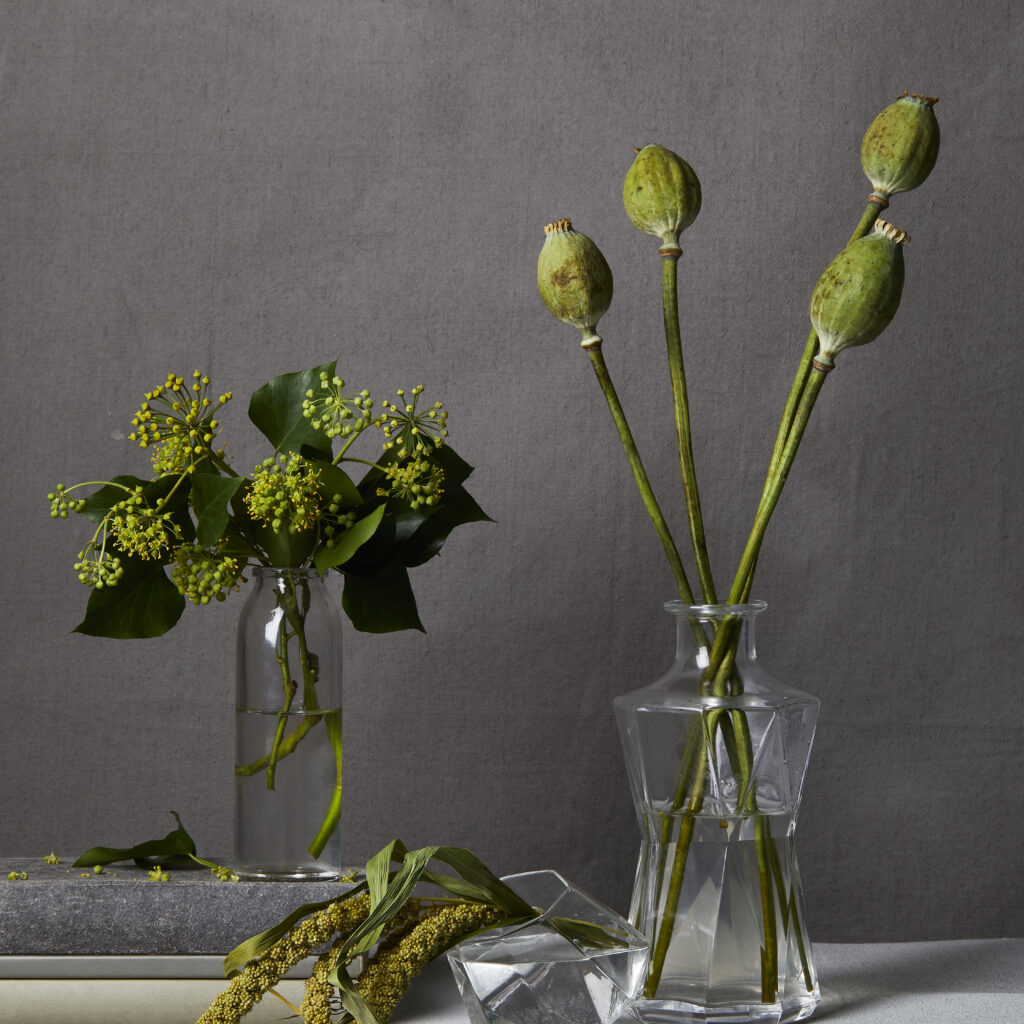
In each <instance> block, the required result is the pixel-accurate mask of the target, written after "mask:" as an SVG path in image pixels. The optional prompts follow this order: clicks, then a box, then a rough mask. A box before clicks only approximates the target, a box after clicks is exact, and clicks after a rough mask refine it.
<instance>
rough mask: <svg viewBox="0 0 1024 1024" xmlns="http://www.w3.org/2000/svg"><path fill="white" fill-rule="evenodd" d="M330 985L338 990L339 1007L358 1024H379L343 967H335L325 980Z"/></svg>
mask: <svg viewBox="0 0 1024 1024" xmlns="http://www.w3.org/2000/svg"><path fill="white" fill-rule="evenodd" d="M327 980H328V981H329V982H330V984H332V985H334V987H335V988H336V989H337V990H338V994H339V995H340V996H341V1005H342V1006H344V1007H345V1009H346V1010H347V1011H348V1012H349V1013H350V1014H351V1015H352V1018H353V1019H354V1020H356V1021H358V1024H380V1022H379V1021H378V1020H377V1018H376V1016H375V1015H374V1012H373V1010H371V1009H370V1005H369V1003H367V1002H366V1000H365V999H363V997H362V996H361V995H360V994H359V990H358V989H357V988H356V986H355V985H354V984H353V982H352V979H351V978H350V977H349V975H348V971H347V970H345V968H344V967H342V966H339V967H336V968H335V969H334V970H333V971H332V972H331V974H330V977H329V978H328V979H327Z"/></svg>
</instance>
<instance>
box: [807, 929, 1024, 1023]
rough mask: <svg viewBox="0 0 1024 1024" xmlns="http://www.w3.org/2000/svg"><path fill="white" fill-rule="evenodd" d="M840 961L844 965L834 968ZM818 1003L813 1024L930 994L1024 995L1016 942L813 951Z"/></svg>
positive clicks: (1023, 970) (1022, 969) (910, 944)
mask: <svg viewBox="0 0 1024 1024" xmlns="http://www.w3.org/2000/svg"><path fill="white" fill-rule="evenodd" d="M840 956H841V957H842V960H843V963H842V964H838V963H834V958H837V957H840ZM816 960H817V965H818V981H819V984H820V986H821V1003H820V1004H819V1005H818V1009H817V1011H816V1012H815V1014H814V1017H813V1019H814V1020H826V1019H827V1018H828V1017H829V1015H830V1014H834V1013H838V1012H840V1011H841V1010H846V1009H849V1008H852V1007H855V1006H867V1005H869V1004H871V1003H873V1002H880V1001H882V1000H885V999H891V998H893V997H899V996H905V995H913V994H918V993H920V994H928V993H933V992H985V993H1002V992H1009V993H1020V992H1024V964H1022V962H1021V946H1020V943H1019V942H1015V941H1014V940H1008V939H977V940H972V941H970V942H967V943H958V942H906V943H887V944H884V945H877V946H874V945H863V946H855V947H850V946H847V947H844V948H843V949H842V951H841V953H840V952H839V950H836V951H833V950H832V949H830V948H829V947H828V946H823V947H819V949H818V950H816Z"/></svg>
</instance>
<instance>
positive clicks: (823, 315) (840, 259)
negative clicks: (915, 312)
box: [811, 220, 910, 370]
mask: <svg viewBox="0 0 1024 1024" xmlns="http://www.w3.org/2000/svg"><path fill="white" fill-rule="evenodd" d="M908 241H910V236H909V235H908V234H907V233H906V232H905V231H901V230H900V229H899V228H897V227H894V226H893V225H892V224H889V223H887V222H886V221H884V220H877V221H875V227H874V231H872V233H871V234H869V235H865V236H864V237H863V238H858V239H857V240H856V241H855V242H851V243H850V244H849V245H848V246H847V247H846V248H845V249H844V250H843V251H842V252H841V253H840V254H839V255H838V256H836V258H835V259H834V260H833V261H832V262H831V263H830V264H829V265H828V266H827V267H826V268H825V273H823V274H822V275H821V277H820V278H819V279H818V283H817V285H815V288H814V294H813V295H812V296H811V323H813V324H814V329H815V331H817V333H818V345H819V351H818V354H817V356H816V357H815V363H816V364H817V365H818V366H819V368H820V369H824V370H828V369H831V368H832V366H833V360H834V358H835V356H836V354H837V353H839V352H841V351H842V350H843V349H844V348H852V347H853V346H854V345H866V344H867V343H868V342H869V341H874V339H875V338H877V337H878V335H879V334H881V333H882V331H884V330H885V328H886V327H887V326H888V324H889V321H890V320H892V318H893V317H894V316H895V315H896V310H897V308H898V307H899V304H900V295H901V294H902V292H903V274H904V270H903V245H904V243H905V242H908Z"/></svg>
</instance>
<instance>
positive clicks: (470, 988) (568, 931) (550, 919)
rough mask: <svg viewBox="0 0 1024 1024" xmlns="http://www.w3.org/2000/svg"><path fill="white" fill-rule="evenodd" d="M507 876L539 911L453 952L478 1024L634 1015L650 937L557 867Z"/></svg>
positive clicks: (570, 1023) (591, 1023)
mask: <svg viewBox="0 0 1024 1024" xmlns="http://www.w3.org/2000/svg"><path fill="white" fill-rule="evenodd" d="M504 881H506V882H508V884H509V885H510V886H511V887H512V888H513V889H515V891H516V892H517V893H519V895H520V896H522V897H523V899H525V900H526V901H527V902H528V903H529V904H531V905H532V906H534V907H536V908H538V910H539V913H538V916H537V917H535V918H533V919H531V920H530V921H527V922H525V923H523V924H520V925H513V926H512V927H509V928H500V929H495V930H494V931H489V932H484V933H483V934H481V935H479V936H477V937H476V938H472V939H469V940H467V941H466V942H463V943H461V944H460V945H459V946H457V947H456V948H455V949H453V950H451V951H450V952H449V953H448V962H449V963H450V964H451V968H452V973H453V974H454V975H455V980H456V983H457V984H458V986H459V991H460V992H461V993H462V999H463V1001H464V1003H465V1004H466V1010H467V1011H468V1013H469V1019H470V1021H471V1022H472V1024H549V1022H550V1024H614V1022H615V1021H617V1020H620V1019H622V1018H624V1017H625V1018H632V1019H634V1020H635V1018H633V1015H632V1013H631V1011H630V1000H631V998H632V996H634V995H635V994H636V992H637V990H638V988H639V986H640V984H641V983H642V981H643V976H644V970H645V966H646V962H647V941H646V940H645V939H644V937H643V936H642V935H641V934H640V933H639V932H637V931H636V930H635V929H634V928H632V927H631V926H630V925H629V924H627V923H626V921H624V920H623V919H622V918H621V917H620V916H619V915H618V914H616V913H615V912H614V911H613V910H610V909H609V908H608V907H605V906H603V905H602V904H601V903H598V902H597V901H596V900H595V899H593V898H592V897H590V896H588V895H587V894H586V893H584V892H582V891H581V890H579V889H577V888H575V887H574V886H572V885H571V884H570V883H569V882H567V881H566V880H565V879H564V878H563V877H562V876H561V875H559V874H558V873H557V872H554V871H531V872H527V873H525V874H521V875H509V876H507V877H506V878H505V879H504Z"/></svg>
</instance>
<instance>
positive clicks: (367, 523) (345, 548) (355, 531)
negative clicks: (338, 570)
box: [313, 505, 386, 572]
mask: <svg viewBox="0 0 1024 1024" xmlns="http://www.w3.org/2000/svg"><path fill="white" fill-rule="evenodd" d="M385 509H386V506H385V505H378V506H377V508H375V509H374V510H373V511H372V512H371V513H370V514H369V515H368V516H364V517H363V518H362V519H360V520H359V522H357V523H354V524H353V525H352V526H350V527H349V528H348V529H347V530H346V531H345V532H344V533H343V534H341V536H340V537H339V538H338V542H337V543H336V544H335V545H334V547H333V548H327V547H322V548H320V549H319V550H318V551H317V553H316V555H314V557H313V561H314V562H315V563H316V567H317V568H318V569H319V570H320V571H321V572H327V570H328V569H333V568H334V567H335V566H337V565H342V564H343V563H344V562H347V561H348V560H349V559H350V558H351V557H352V556H353V555H354V554H355V553H356V552H357V551H358V550H359V549H360V548H361V547H362V546H363V545H364V544H365V543H366V542H367V541H368V540H369V539H370V538H371V537H372V536H373V535H374V534H375V533H376V532H377V529H378V527H379V526H380V523H381V520H382V519H383V518H384V511H385Z"/></svg>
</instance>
